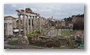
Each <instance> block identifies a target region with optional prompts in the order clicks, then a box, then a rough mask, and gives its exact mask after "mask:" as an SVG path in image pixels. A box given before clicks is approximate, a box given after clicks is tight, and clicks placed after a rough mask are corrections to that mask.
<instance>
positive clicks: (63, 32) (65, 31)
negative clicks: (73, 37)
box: [62, 30, 71, 36]
mask: <svg viewBox="0 0 90 55" xmlns="http://www.w3.org/2000/svg"><path fill="white" fill-rule="evenodd" d="M62 34H63V35H64V36H68V35H70V34H71V31H70V30H63V31H62Z"/></svg>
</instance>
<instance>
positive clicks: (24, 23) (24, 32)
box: [23, 14, 29, 44]
mask: <svg viewBox="0 0 90 55" xmlns="http://www.w3.org/2000/svg"><path fill="white" fill-rule="evenodd" d="M23 25H24V27H23V37H24V38H25V42H24V43H25V44H29V41H28V38H27V36H26V20H25V14H23Z"/></svg>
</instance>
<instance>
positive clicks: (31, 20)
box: [30, 16, 32, 33]
mask: <svg viewBox="0 0 90 55" xmlns="http://www.w3.org/2000/svg"><path fill="white" fill-rule="evenodd" d="M30 33H32V16H31V17H30Z"/></svg>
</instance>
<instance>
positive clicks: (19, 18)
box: [18, 15, 21, 35]
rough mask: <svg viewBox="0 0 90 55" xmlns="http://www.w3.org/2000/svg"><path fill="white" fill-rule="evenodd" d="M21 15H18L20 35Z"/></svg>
mask: <svg viewBox="0 0 90 55" xmlns="http://www.w3.org/2000/svg"><path fill="white" fill-rule="evenodd" d="M20 16H21V15H18V23H19V24H18V27H19V35H21V17H20Z"/></svg>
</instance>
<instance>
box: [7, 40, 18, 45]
mask: <svg viewBox="0 0 90 55" xmlns="http://www.w3.org/2000/svg"><path fill="white" fill-rule="evenodd" d="M8 44H10V45H18V41H17V40H11V41H9V42H8Z"/></svg>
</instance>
